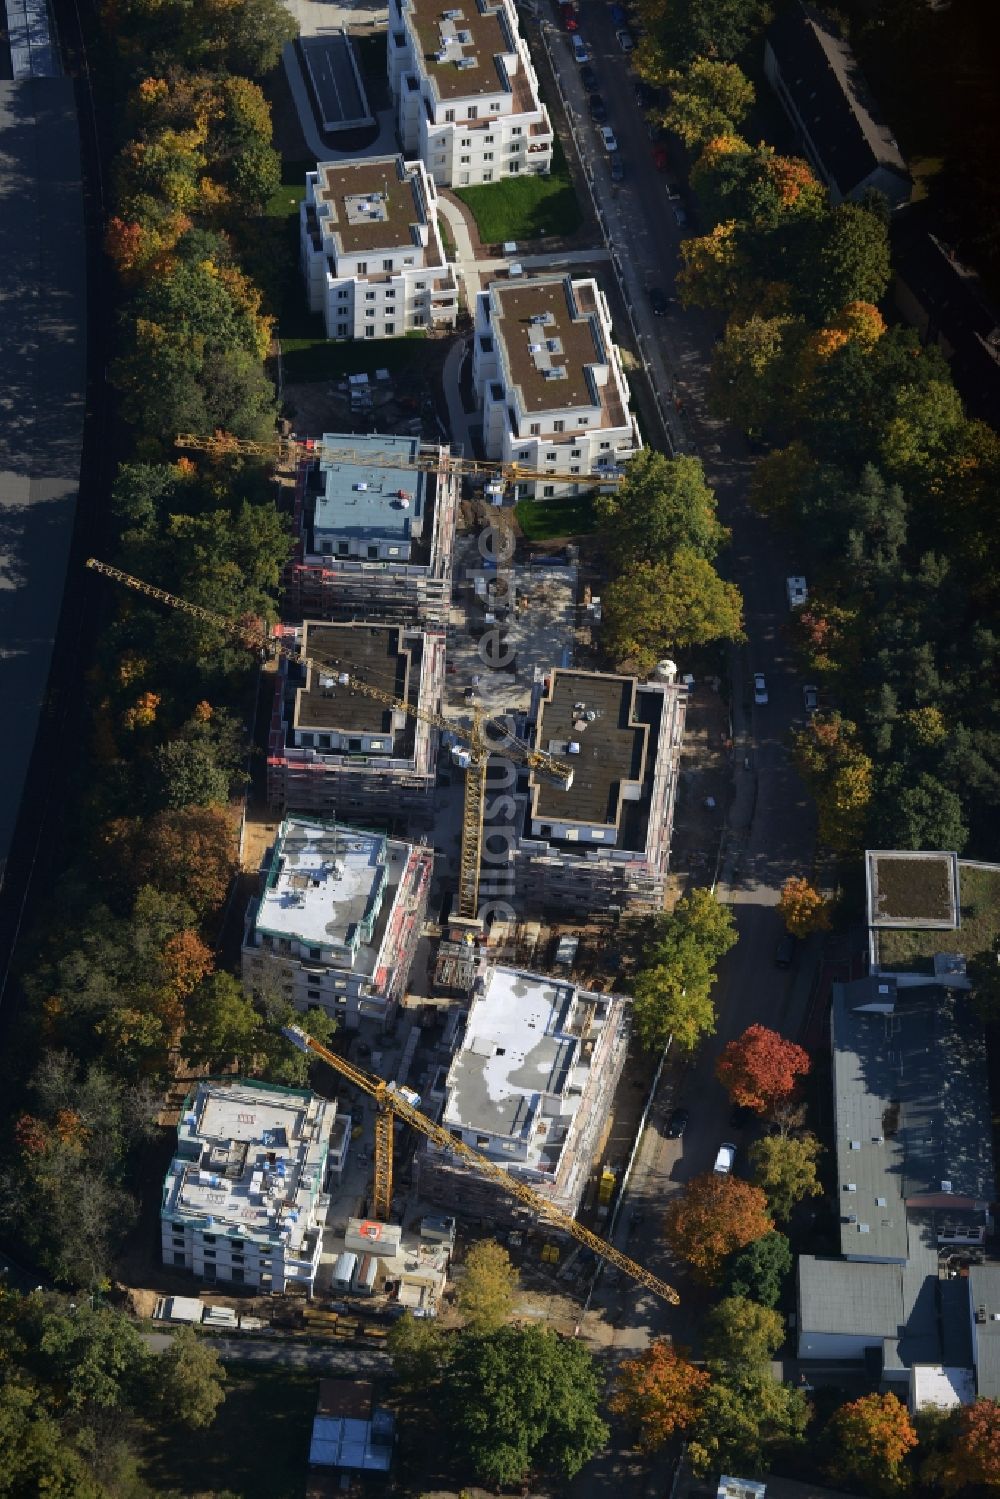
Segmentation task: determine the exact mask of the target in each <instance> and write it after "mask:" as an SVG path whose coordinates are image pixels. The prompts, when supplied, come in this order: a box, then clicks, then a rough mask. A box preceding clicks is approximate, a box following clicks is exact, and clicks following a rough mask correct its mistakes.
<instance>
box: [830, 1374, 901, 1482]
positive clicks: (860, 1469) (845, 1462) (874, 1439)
mask: <svg viewBox="0 0 1000 1499" xmlns="http://www.w3.org/2000/svg"><path fill="white" fill-rule="evenodd" d="M826 1438H827V1441H828V1443H829V1445H830V1448H831V1454H832V1455H831V1457H830V1458H829V1460H828V1462H827V1471H828V1472H829V1474H830V1477H831V1478H832V1479H833V1480H834V1481H835V1482H837V1483H844V1482H846V1483H852V1484H860V1485H862V1487H863V1491H864V1493H865V1494H870V1495H871V1496H872V1499H875V1496H886V1499H891V1496H892V1495H894V1494H899V1493H902V1491H903V1490H904V1489H905V1488H906V1487H907V1485H908V1484H909V1482H910V1474H909V1472H908V1470H907V1467H906V1458H907V1455H908V1453H910V1452H912V1450H913V1449H914V1447H916V1445H917V1433H916V1431H915V1430H914V1428H913V1422H912V1421H911V1420H910V1415H909V1412H908V1411H907V1409H906V1406H905V1405H903V1403H902V1401H900V1400H898V1399H897V1398H896V1396H895V1395H862V1396H861V1398H860V1399H859V1400H851V1401H848V1403H847V1404H846V1405H842V1406H841V1407H840V1409H839V1410H837V1411H835V1412H834V1414H833V1416H832V1418H831V1420H830V1422H829V1425H828V1426H827V1429H826Z"/></svg>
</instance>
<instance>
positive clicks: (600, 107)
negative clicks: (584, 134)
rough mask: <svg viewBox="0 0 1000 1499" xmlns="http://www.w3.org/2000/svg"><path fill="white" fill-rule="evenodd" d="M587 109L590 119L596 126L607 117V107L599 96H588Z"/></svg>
mask: <svg viewBox="0 0 1000 1499" xmlns="http://www.w3.org/2000/svg"><path fill="white" fill-rule="evenodd" d="M587 108H588V109H589V110H590V118H591V119H592V120H593V121H594V123H595V124H596V125H600V124H601V123H602V121H604V120H606V119H607V117H608V106H607V105H606V104H605V102H604V100H603V99H602V98H601V96H600V94H591V95H590V98H589V99H588V100H587Z"/></svg>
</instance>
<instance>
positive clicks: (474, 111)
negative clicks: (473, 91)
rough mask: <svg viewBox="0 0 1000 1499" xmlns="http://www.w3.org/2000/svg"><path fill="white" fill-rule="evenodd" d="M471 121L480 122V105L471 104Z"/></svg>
mask: <svg viewBox="0 0 1000 1499" xmlns="http://www.w3.org/2000/svg"><path fill="white" fill-rule="evenodd" d="M469 119H470V120H478V119H479V105H478V104H470V105H469Z"/></svg>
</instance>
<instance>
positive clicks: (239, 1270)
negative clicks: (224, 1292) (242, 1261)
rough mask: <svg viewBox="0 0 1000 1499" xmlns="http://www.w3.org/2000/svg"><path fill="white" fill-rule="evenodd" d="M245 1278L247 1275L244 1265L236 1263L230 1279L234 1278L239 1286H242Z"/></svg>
mask: <svg viewBox="0 0 1000 1499" xmlns="http://www.w3.org/2000/svg"><path fill="white" fill-rule="evenodd" d="M245 1278H246V1277H245V1274H244V1270H243V1266H242V1265H239V1266H236V1265H234V1266H233V1268H232V1271H231V1272H230V1276H229V1279H230V1280H234V1281H235V1282H236V1284H237V1285H238V1286H241V1285H242V1284H243V1281H244V1279H245Z"/></svg>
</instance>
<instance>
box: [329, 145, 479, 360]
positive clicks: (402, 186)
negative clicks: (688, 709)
mask: <svg viewBox="0 0 1000 1499" xmlns="http://www.w3.org/2000/svg"><path fill="white" fill-rule="evenodd" d="M299 215H300V218H299V232H300V245H301V258H302V273H303V275H304V277H305V283H306V295H307V298H308V301H309V307H310V310H311V311H312V312H320V313H322V314H323V319H324V322H325V324H326V333H327V337H328V338H338V339H339V338H400V337H402V336H403V335H404V334H405V333H408V332H411V331H413V330H414V329H421V328H432V327H449V328H450V327H453V326H454V323H455V318H456V315H457V312H458V285H457V282H456V280H455V272H454V270H453V269H452V267H451V266H450V265H449V264H448V262H447V260H446V258H445V253H444V247H443V245H442V243H441V236H440V233H439V232H438V222H437V193H436V191H435V188H434V183H433V182H432V181H431V179H430V178H429V176H428V174H427V172H426V170H425V168H424V165H423V163H422V162H420V161H404V160H403V158H402V157H401V156H375V157H365V158H363V159H359V160H357V161H344V162H321V163H320V164H319V165H318V166H317V168H316V171H315V172H307V174H306V195H305V198H304V200H303V202H302V205H301V207H300V210H299Z"/></svg>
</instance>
